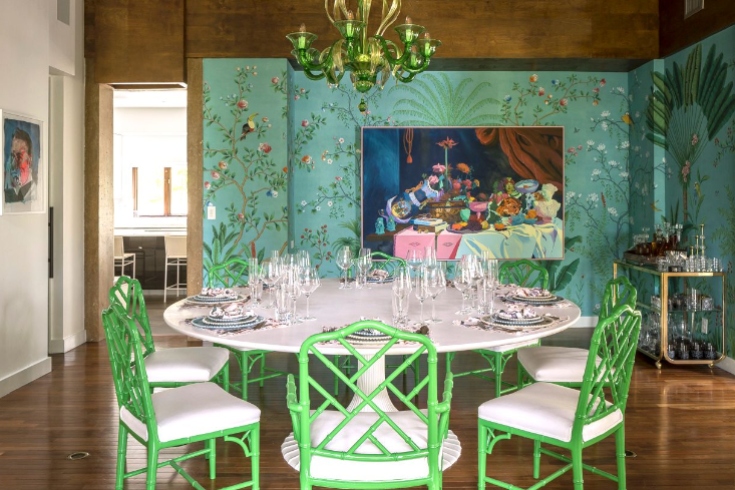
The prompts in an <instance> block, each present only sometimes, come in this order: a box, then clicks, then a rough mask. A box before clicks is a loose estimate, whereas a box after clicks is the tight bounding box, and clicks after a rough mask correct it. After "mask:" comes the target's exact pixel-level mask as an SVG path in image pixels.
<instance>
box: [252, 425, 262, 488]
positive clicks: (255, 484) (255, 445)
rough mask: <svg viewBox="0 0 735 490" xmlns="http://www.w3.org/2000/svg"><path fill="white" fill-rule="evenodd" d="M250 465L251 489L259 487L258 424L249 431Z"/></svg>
mask: <svg viewBox="0 0 735 490" xmlns="http://www.w3.org/2000/svg"><path fill="white" fill-rule="evenodd" d="M250 467H251V469H252V471H251V473H252V476H253V487H252V488H253V490H259V489H260V424H258V425H257V426H255V428H253V430H252V431H250Z"/></svg>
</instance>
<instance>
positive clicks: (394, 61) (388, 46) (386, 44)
mask: <svg viewBox="0 0 735 490" xmlns="http://www.w3.org/2000/svg"><path fill="white" fill-rule="evenodd" d="M372 37H373V39H375V40H376V41H378V43H379V44H380V47H381V49H382V50H383V56H384V57H385V59H386V60H387V61H388V63H389V64H390V65H391V66H395V65H400V64H403V62H404V61H405V60H406V53H408V52H409V51H410V49H411V48H410V45H408V46H406V49H405V50H404V51H403V54H399V53H400V52H401V50H400V49H399V48H398V45H397V44H396V43H394V42H393V41H391V40H390V39H386V38H384V37H383V36H372ZM391 50H392V51H393V52H395V53H396V54H398V56H397V57H394V56H393V55H392V54H391Z"/></svg>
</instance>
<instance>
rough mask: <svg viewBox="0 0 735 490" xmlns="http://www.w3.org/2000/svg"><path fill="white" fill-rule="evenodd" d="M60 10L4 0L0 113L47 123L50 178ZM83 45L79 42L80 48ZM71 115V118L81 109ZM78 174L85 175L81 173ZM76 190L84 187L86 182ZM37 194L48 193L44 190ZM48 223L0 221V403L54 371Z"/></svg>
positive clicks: (44, 3)
mask: <svg viewBox="0 0 735 490" xmlns="http://www.w3.org/2000/svg"><path fill="white" fill-rule="evenodd" d="M74 3H75V6H74V8H75V19H76V20H77V22H79V21H80V19H81V10H82V6H81V3H82V2H81V0H74ZM55 8H56V0H23V1H21V0H0V12H2V15H0V66H1V67H2V69H1V70H0V108H2V109H3V110H4V111H8V112H12V113H16V114H21V115H25V116H29V117H32V118H34V119H38V120H41V121H42V122H43V141H42V150H41V153H42V163H43V164H44V165H45V166H46V169H47V171H48V162H49V157H48V154H49V149H50V148H49V144H48V141H49V140H48V129H49V72H50V71H51V69H52V66H51V58H50V43H52V42H54V40H53V39H52V38H51V35H50V30H51V29H50V21H49V19H50V18H51V16H52V14H51V9H54V11H55ZM81 25H82V24H81V23H80V24H79V26H81ZM78 40H79V39H78V38H75V43H77V46H79V44H78ZM75 60H76V57H75ZM77 66H79V65H77ZM67 69H68V67H67ZM82 72H83V70H80V71H79V72H78V74H77V77H79V76H80V75H81V73H82ZM65 81H66V79H65ZM82 83H83V82H80V80H79V79H78V78H77V79H74V82H73V83H70V86H69V90H70V91H71V92H74V93H75V94H76V93H78V91H79V90H80V89H79V87H81V86H82ZM75 84H76V85H75ZM72 85H75V86H74V87H72ZM65 90H66V87H65ZM80 93H82V94H83V92H80ZM73 103H74V104H79V105H80V107H79V108H78V113H79V114H81V113H82V111H83V105H82V104H81V97H76V98H75V100H74V101H73ZM70 104H71V102H70ZM70 110H71V112H72V113H74V112H75V111H76V110H77V109H76V108H75V109H70ZM70 117H71V116H70ZM71 119H78V120H75V121H74V122H73V124H74V125H77V127H76V129H75V130H73V131H69V133H74V132H75V131H76V134H77V135H81V134H82V131H83V129H82V128H83V123H82V122H80V121H81V119H80V118H73V117H71ZM65 134H66V133H65ZM69 136H70V142H69V143H68V144H69V148H70V149H69V151H70V152H72V153H73V150H72V148H73V147H75V146H77V147H78V148H77V150H76V153H77V154H78V155H79V158H78V159H77V161H76V162H75V165H77V166H78V168H77V170H78V169H80V168H81V165H82V162H81V148H82V142H81V138H79V139H78V141H76V142H75V141H74V139H73V138H72V135H71V134H69ZM65 146H66V142H65ZM78 172H79V175H81V170H78ZM47 175H48V174H47ZM45 181H46V182H48V181H49V179H45ZM77 186H78V187H77V189H81V188H82V182H81V180H80V181H79V182H78V183H77ZM40 191H42V192H47V189H40ZM48 202H50V201H48ZM79 219H81V216H80V218H79ZM47 220H48V214H47V213H46V212H44V213H39V214H3V215H2V216H0V257H2V258H3V259H2V260H0V396H3V395H5V394H7V393H9V392H10V391H12V390H14V389H16V388H18V387H20V386H22V385H24V384H27V383H29V382H31V381H33V380H34V379H36V378H38V377H40V376H43V375H44V374H46V373H48V372H50V370H51V359H50V357H49V356H48V352H49V350H48V349H49V347H48V344H49V321H48V315H49V293H48V291H49V281H48V265H47V258H48V224H47ZM78 254H79V257H77V258H76V260H77V261H78V262H79V263H81V251H79V252H78ZM77 280H78V281H79V282H80V283H81V282H83V281H81V279H77ZM80 291H81V289H80ZM79 297H80V298H81V297H82V295H81V294H80V295H79ZM80 326H81V327H82V328H83V325H82V322H81V317H80V319H79V320H78V321H77V326H76V328H80Z"/></svg>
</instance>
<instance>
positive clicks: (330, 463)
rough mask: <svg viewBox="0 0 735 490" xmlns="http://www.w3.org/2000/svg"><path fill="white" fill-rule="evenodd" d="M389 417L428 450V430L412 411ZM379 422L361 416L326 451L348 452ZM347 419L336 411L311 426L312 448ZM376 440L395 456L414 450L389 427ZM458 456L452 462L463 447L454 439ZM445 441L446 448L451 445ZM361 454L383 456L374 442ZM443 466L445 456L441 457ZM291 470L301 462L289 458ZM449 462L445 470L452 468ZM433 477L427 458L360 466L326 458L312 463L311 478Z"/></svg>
mask: <svg viewBox="0 0 735 490" xmlns="http://www.w3.org/2000/svg"><path fill="white" fill-rule="evenodd" d="M387 415H388V416H389V417H390V418H391V420H393V421H394V422H395V423H396V424H397V425H398V426H399V427H401V429H402V430H403V431H404V432H405V433H406V434H407V435H408V436H409V437H410V438H411V439H412V440H413V441H414V442H415V443H416V445H417V446H418V447H420V448H422V449H423V448H426V444H427V437H428V432H427V426H426V424H425V423H424V422H423V421H421V419H419V418H418V417H417V416H416V414H414V413H413V412H411V411H401V412H388V413H387ZM377 419H378V416H377V414H375V413H374V412H361V413H359V414H358V415H357V416H356V417H355V418H354V419H353V420H351V421H350V423H349V424H347V425H346V426H345V427H344V428H343V429H342V430H341V431H340V432H339V434H338V435H337V436H336V437H335V438H334V439H333V440H332V441H330V442H329V443H328V444H327V446H326V448H327V449H330V450H333V451H347V450H348V449H349V448H350V447H352V446H353V445H354V443H355V442H357V440H358V439H359V438H360V437H361V436H362V435H363V434H364V433H365V431H366V430H367V429H368V427H370V426H371V425H372V424H373V423H375V421H376V420H377ZM343 420H344V415H342V414H341V413H340V412H337V411H334V410H327V411H325V412H324V413H322V414H321V415H320V416H319V417H318V418H317V419H316V420H315V421H314V422H313V423H312V425H311V445H312V447H315V446H317V445H318V444H319V443H321V441H323V440H324V438H325V437H326V436H327V435H329V433H330V432H331V431H332V429H334V428H335V427H336V426H337V425H338V424H339V423H340V422H342V421H343ZM373 434H374V436H375V437H376V438H377V439H378V441H380V443H381V444H383V445H384V446H385V448H386V449H388V450H389V451H391V452H393V453H401V452H406V451H409V450H410V446H409V445H408V444H406V442H405V441H403V439H401V437H400V436H398V434H397V433H396V432H395V431H394V430H393V428H391V427H390V426H388V425H387V424H386V423H383V424H381V425H380V427H379V428H378V429H377V430H376V431H375V432H374V433H373ZM447 441H450V444H451V445H452V447H453V449H452V450H453V451H456V453H457V454H454V455H453V456H452V458H451V462H454V461H456V459H457V458H458V457H459V454H458V453H459V451H458V449H459V444H458V443H457V442H456V441H454V440H452V439H451V438H450V439H447ZM447 441H445V443H444V445H443V447H444V446H446V445H447ZM357 452H358V453H360V454H381V452H380V450H379V449H378V448H377V447H376V446H375V445H374V444H373V443H372V442H370V441H365V442H364V443H363V444H362V445H361V446H360V448H359V449H358V450H357ZM439 458H440V462H441V458H442V454H441V451H440V454H439ZM287 461H288V462H289V464H291V466H293V467H294V468H296V469H298V466H299V459H298V458H287ZM446 463H447V462H446V461H445V466H448V465H447V464H446ZM440 465H441V463H440ZM428 474H429V465H428V462H427V459H426V458H417V459H409V460H405V461H385V462H383V461H380V462H368V463H366V462H359V461H348V460H340V459H334V458H327V457H323V456H314V457H313V458H312V462H311V475H312V476H313V477H314V478H325V479H329V480H344V481H358V482H359V481H366V482H374V481H400V480H411V479H416V478H425V477H426V476H427V475H428Z"/></svg>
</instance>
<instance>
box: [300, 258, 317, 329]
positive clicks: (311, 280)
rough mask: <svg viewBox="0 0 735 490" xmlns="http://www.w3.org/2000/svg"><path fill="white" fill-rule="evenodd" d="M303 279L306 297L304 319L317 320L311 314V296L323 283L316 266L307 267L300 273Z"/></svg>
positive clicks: (302, 287)
mask: <svg viewBox="0 0 735 490" xmlns="http://www.w3.org/2000/svg"><path fill="white" fill-rule="evenodd" d="M300 281H301V292H302V294H303V295H304V296H305V297H306V316H304V317H303V320H304V321H310V320H316V317H314V316H311V315H310V314H309V298H310V297H311V295H312V293H314V291H316V289H317V288H318V287H319V286H320V285H321V280H320V279H319V273H318V272H317V271H316V269H315V268H314V267H307V268H306V269H303V270H302V271H301V273H300Z"/></svg>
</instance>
